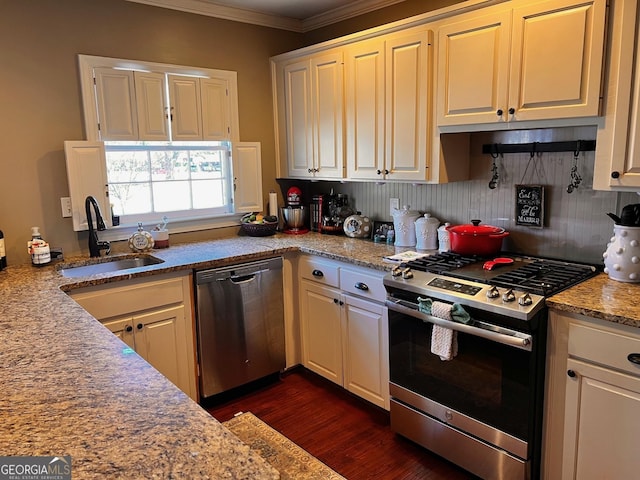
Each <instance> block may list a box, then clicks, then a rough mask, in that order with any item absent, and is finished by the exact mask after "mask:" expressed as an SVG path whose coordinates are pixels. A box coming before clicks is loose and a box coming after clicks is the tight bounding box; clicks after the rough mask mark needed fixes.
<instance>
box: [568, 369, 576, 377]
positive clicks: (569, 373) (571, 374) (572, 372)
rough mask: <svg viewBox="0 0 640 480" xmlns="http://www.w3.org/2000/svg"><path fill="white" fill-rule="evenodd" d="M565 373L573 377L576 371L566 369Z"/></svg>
mask: <svg viewBox="0 0 640 480" xmlns="http://www.w3.org/2000/svg"><path fill="white" fill-rule="evenodd" d="M567 375H569V376H570V377H571V378H575V376H576V372H574V371H573V370H567Z"/></svg>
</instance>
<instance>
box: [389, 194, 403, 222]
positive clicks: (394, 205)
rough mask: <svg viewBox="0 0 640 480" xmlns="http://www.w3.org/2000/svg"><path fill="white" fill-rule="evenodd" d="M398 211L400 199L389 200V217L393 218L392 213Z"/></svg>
mask: <svg viewBox="0 0 640 480" xmlns="http://www.w3.org/2000/svg"><path fill="white" fill-rule="evenodd" d="M398 209H400V199H399V198H390V199H389V215H391V216H392V217H393V212H394V211H396V210H398Z"/></svg>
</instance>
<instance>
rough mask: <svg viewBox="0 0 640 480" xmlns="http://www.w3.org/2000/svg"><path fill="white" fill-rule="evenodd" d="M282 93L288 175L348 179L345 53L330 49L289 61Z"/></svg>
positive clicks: (282, 147)
mask: <svg viewBox="0 0 640 480" xmlns="http://www.w3.org/2000/svg"><path fill="white" fill-rule="evenodd" d="M281 75H282V77H281V78H282V90H280V91H279V92H278V94H279V96H280V97H281V101H282V107H281V109H280V110H279V114H280V117H281V121H282V125H283V128H282V129H281V130H280V136H279V143H280V152H279V155H280V158H281V159H286V164H284V162H283V165H286V166H283V167H282V169H283V170H284V172H281V173H284V175H283V176H289V177H293V178H343V177H344V149H343V148H344V147H343V116H344V113H343V112H344V103H343V82H344V80H343V59H342V52H340V51H335V52H325V53H323V54H321V55H318V56H313V57H306V58H302V59H296V61H293V62H290V63H287V64H285V65H283V67H282V71H281Z"/></svg>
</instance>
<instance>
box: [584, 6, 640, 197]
mask: <svg viewBox="0 0 640 480" xmlns="http://www.w3.org/2000/svg"><path fill="white" fill-rule="evenodd" d="M637 9H638V5H637V1H635V0H618V1H616V2H615V3H614V5H613V9H612V12H611V16H612V18H611V25H612V27H611V34H610V36H611V42H610V47H609V59H608V64H607V77H606V91H607V95H606V97H605V98H606V103H605V105H606V111H605V116H604V121H603V122H602V123H601V124H600V125H599V126H598V137H597V140H596V142H597V143H596V160H595V167H594V173H593V188H594V190H620V191H638V190H640V119H639V117H638V116H639V115H640V71H639V70H638V69H639V68H640V44H639V43H638V41H639V37H640V22H639V20H638V18H637V13H638V12H637Z"/></svg>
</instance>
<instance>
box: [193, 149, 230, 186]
mask: <svg viewBox="0 0 640 480" xmlns="http://www.w3.org/2000/svg"><path fill="white" fill-rule="evenodd" d="M222 156H223V152H222V151H220V150H217V151H216V150H214V151H211V150H209V151H207V150H202V151H194V152H191V158H192V162H193V165H194V166H195V167H196V168H195V169H194V170H193V173H192V178H194V179H195V178H198V179H200V178H221V177H222V163H223V162H222Z"/></svg>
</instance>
